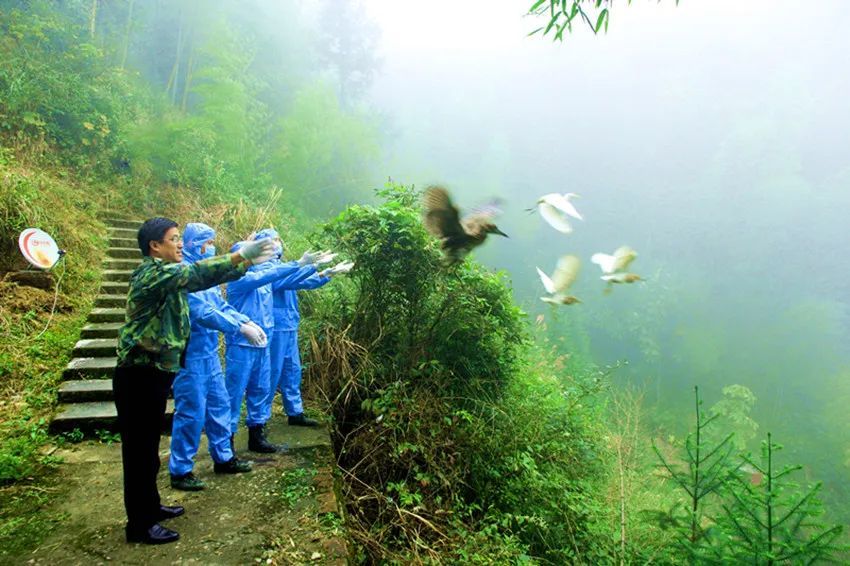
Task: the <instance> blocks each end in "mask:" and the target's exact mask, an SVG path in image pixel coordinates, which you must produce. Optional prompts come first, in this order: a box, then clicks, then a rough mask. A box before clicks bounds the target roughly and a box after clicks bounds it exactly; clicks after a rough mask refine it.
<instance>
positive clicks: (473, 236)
mask: <svg viewBox="0 0 850 566" xmlns="http://www.w3.org/2000/svg"><path fill="white" fill-rule="evenodd" d="M422 204H423V207H424V209H425V210H424V223H425V228H426V229H427V230H428V231H429V232H430V233H431V234H433V235H434V236H436V237H437V238H439V239H440V243H441V246H442V249H443V252H444V253H445V255H446V259H447V261H448V263H449V264H452V265H453V264H456V263H459V262H461V261H463V258H464V257H466V255H467V254H468V253H469V252H470V251H472V250H473V249H474V248H476V247H478V246H480V245H481V244H483V243H484V241H485V240H486V239H487V235H488V234H498V235H499V236H504V237H506V238H507V237H508V235H507V234H505V233H504V232H502V231H501V230H499V228H498V226H496V224H494V223H493V220H494V218H495V217H496V216H497V215H498V214H500V213H501V210H500V209H499V208H498V207H497V206H496V203H492V204H488V205H485V206H481V207H478V208H476V209H474V210H472V211H470V212H469V214H467V215H466V216H464V217H463V218H461V217H460V213H459V212H458V209H457V207H456V206H455V205H454V204H452V200H451V198H450V197H449V193H448V191H447V190H446V189H444V188H443V187H436V186H435V187H428V188H427V189H426V190H425V195H424V197H423V199H422Z"/></svg>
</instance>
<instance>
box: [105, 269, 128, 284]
mask: <svg viewBox="0 0 850 566" xmlns="http://www.w3.org/2000/svg"><path fill="white" fill-rule="evenodd" d="M132 274H133V270H132V269H104V270H103V280H104V281H117V282H119V283H126V282H128V281H129V280H130V276H131V275H132Z"/></svg>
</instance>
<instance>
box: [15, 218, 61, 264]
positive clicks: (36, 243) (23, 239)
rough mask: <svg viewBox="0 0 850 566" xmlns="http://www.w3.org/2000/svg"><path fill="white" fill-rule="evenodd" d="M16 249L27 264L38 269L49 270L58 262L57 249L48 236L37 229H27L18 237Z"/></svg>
mask: <svg viewBox="0 0 850 566" xmlns="http://www.w3.org/2000/svg"><path fill="white" fill-rule="evenodd" d="M18 247H19V248H21V253H22V254H24V257H25V258H26V260H27V261H28V262H30V263H31V264H33V265H34V266H36V267H38V268H39V269H50V268H51V267H53V265H54V264H55V263H56V262H57V261H59V247H58V246H57V245H56V242H55V241H53V238H51V237H50V234H48V233H47V232H45V231H43V230H39V229H38V228H27V229H26V230H24V231H23V232H21V235H20V236H19V237H18Z"/></svg>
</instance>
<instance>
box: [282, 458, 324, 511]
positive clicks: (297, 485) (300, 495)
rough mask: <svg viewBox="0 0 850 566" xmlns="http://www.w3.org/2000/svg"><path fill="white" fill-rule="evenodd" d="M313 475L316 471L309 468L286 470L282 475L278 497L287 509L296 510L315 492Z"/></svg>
mask: <svg viewBox="0 0 850 566" xmlns="http://www.w3.org/2000/svg"><path fill="white" fill-rule="evenodd" d="M313 475H315V471H314V470H309V469H307V468H295V469H293V470H286V471H285V472H283V473H282V474H281V475H280V479H279V480H278V497H279V498H280V500H281V502H282V503H283V504H284V505H286V507H287V508H289V509H293V508H295V506H296V505H297V504H298V502H299V501H300V500H302V499H304V498H305V497H307V496H309V495H310V494H311V493H313V491H315V488H314V487H313V483H312V479H313Z"/></svg>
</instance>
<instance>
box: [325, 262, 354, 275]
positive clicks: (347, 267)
mask: <svg viewBox="0 0 850 566" xmlns="http://www.w3.org/2000/svg"><path fill="white" fill-rule="evenodd" d="M352 268H354V262H353V261H343V262H342V263H338V264H336V265H335V266H333V267H330V268H328V269H326V270H324V271H322V273H321V275H323V276H325V277H330V276H331V275H337V274H340V273H348V272H349V271H351V270H352Z"/></svg>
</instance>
